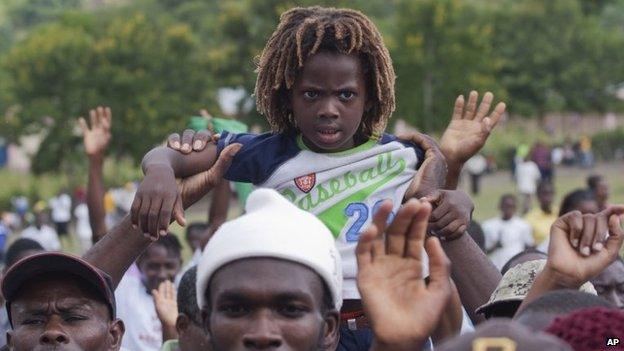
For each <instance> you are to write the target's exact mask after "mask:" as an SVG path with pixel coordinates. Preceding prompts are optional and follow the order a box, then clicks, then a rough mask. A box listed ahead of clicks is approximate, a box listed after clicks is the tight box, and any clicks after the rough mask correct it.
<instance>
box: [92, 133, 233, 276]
mask: <svg viewBox="0 0 624 351" xmlns="http://www.w3.org/2000/svg"><path fill="white" fill-rule="evenodd" d="M240 147H241V145H240V144H232V145H230V146H228V147H226V148H225V149H224V150H223V152H222V153H221V155H220V156H219V159H218V160H217V162H216V163H215V164H214V166H213V167H212V168H210V169H209V170H208V171H205V172H201V173H199V174H196V175H194V176H192V177H188V178H184V179H182V181H181V182H180V184H179V185H178V184H176V187H179V188H178V189H177V190H176V191H179V193H180V196H181V199H180V201H181V205H182V206H183V207H184V208H188V207H189V206H191V205H192V204H194V203H195V202H196V201H198V200H199V199H201V198H202V197H203V196H204V195H206V193H207V192H208V191H210V189H212V188H213V187H214V185H215V184H216V183H217V182H218V181H219V180H220V179H221V177H222V176H223V174H224V173H225V171H226V170H227V169H228V168H229V166H230V163H231V162H232V158H233V157H234V155H235V154H236V152H238V150H239V149H240ZM144 182H145V180H144ZM168 224H169V222H168V223H167V225H168ZM156 239H157V237H156V238H154V237H151V236H147V235H144V234H143V232H142V231H141V230H140V229H139V228H135V227H134V226H133V224H132V221H131V218H130V215H127V216H126V217H124V219H123V220H122V221H121V223H119V224H118V225H117V226H116V227H115V228H113V230H112V231H111V232H110V233H109V234H107V235H105V236H104V237H103V238H102V239H101V240H100V241H99V242H98V243H97V244H95V245H94V246H93V247H92V248H91V249H90V250H89V251H87V253H86V254H85V256H84V258H85V259H86V260H87V261H88V262H90V263H91V264H93V265H95V266H96V267H98V268H100V269H101V270H103V271H104V272H106V273H108V274H109V275H110V276H111V278H112V280H113V284H114V286H115V287H116V286H117V285H118V284H119V281H120V280H121V278H122V277H123V275H124V273H125V272H126V270H128V268H129V267H130V265H131V264H132V262H134V261H135V260H136V259H137V258H138V257H139V255H141V253H142V252H143V251H144V250H145V249H146V248H147V247H148V246H149V244H150V243H151V242H152V241H153V240H156Z"/></svg>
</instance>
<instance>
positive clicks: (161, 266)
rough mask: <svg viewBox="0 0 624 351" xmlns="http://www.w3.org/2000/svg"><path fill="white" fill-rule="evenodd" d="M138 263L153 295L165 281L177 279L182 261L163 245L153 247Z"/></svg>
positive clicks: (148, 249) (145, 282)
mask: <svg viewBox="0 0 624 351" xmlns="http://www.w3.org/2000/svg"><path fill="white" fill-rule="evenodd" d="M169 235H171V234H169ZM137 263H138V267H139V270H140V271H141V273H143V277H144V284H145V288H146V289H147V291H148V292H150V293H151V291H152V290H154V289H158V286H159V285H160V283H162V282H164V281H165V280H169V281H173V280H174V279H175V276H176V274H178V272H179V271H180V266H181V263H182V259H181V258H180V256H179V255H176V254H175V253H173V252H171V250H167V248H166V247H164V246H163V245H151V246H150V247H148V248H147V250H145V252H144V253H143V255H141V257H139V261H138V262H137Z"/></svg>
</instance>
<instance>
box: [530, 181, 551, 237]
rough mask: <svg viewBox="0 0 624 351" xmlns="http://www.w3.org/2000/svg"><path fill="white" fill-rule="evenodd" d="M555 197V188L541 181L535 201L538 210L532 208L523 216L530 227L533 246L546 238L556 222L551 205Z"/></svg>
mask: <svg viewBox="0 0 624 351" xmlns="http://www.w3.org/2000/svg"><path fill="white" fill-rule="evenodd" d="M554 197H555V187H554V186H553V184H552V183H550V182H547V181H546V182H545V181H541V182H540V183H539V184H538V186H537V201H538V203H539V208H534V209H533V210H531V211H529V213H527V214H526V216H524V219H525V220H526V221H527V222H528V223H529V225H530V226H531V230H532V232H533V240H534V242H535V245H539V244H541V243H542V242H544V240H546V239H547V238H548V235H549V234H550V226H551V225H552V224H553V223H555V221H556V220H557V212H558V211H559V210H558V209H556V208H553V206H552V203H553V200H554Z"/></svg>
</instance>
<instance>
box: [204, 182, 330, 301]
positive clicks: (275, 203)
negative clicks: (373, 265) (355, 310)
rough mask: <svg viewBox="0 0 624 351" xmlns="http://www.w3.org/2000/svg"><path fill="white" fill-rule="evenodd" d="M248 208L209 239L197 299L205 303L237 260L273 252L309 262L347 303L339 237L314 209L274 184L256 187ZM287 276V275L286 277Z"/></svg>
mask: <svg viewBox="0 0 624 351" xmlns="http://www.w3.org/2000/svg"><path fill="white" fill-rule="evenodd" d="M245 211H246V213H245V214H244V215H242V216H241V217H239V218H236V219H234V220H232V221H229V222H226V223H224V224H223V225H222V226H221V227H220V228H219V230H217V232H216V233H215V234H214V236H213V237H212V238H210V240H209V241H208V244H207V245H206V248H205V249H204V252H203V254H202V257H201V260H200V262H199V265H198V266H197V304H198V306H199V308H204V307H205V305H206V304H207V303H208V301H206V294H205V292H206V289H207V288H208V283H209V282H210V278H211V277H212V275H213V274H214V272H216V271H217V270H218V269H219V268H221V267H223V266H224V265H226V264H228V263H231V262H233V261H236V260H240V259H244V258H252V257H271V258H278V259H283V260H286V261H292V262H296V263H299V264H302V265H304V266H306V267H309V268H310V269H312V270H313V271H314V272H316V273H317V274H318V275H319V276H320V277H321V278H322V279H323V281H324V282H325V284H326V285H327V287H328V288H329V291H330V292H331V295H332V298H333V301H334V304H335V308H336V309H337V310H340V307H341V306H342V265H341V263H340V253H339V252H338V250H337V249H336V244H335V243H334V237H333V236H332V234H331V232H330V231H329V229H328V228H327V227H326V226H325V225H324V224H323V222H321V221H320V220H319V219H318V218H316V216H314V215H313V214H311V213H309V212H306V211H303V210H300V209H299V208H297V207H296V206H295V205H293V204H292V203H290V202H289V201H288V200H286V199H285V198H284V197H282V196H281V195H280V194H279V193H278V192H276V191H275V190H272V189H258V190H255V191H254V192H252V193H251V194H250V195H249V198H248V199H247V204H246V206H245ZM286 279H287V277H286Z"/></svg>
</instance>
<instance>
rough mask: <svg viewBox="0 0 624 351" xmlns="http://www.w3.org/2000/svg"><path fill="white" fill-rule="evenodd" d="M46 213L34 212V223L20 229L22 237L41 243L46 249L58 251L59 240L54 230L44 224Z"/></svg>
mask: <svg viewBox="0 0 624 351" xmlns="http://www.w3.org/2000/svg"><path fill="white" fill-rule="evenodd" d="M46 220H47V216H46V213H45V212H43V211H40V212H36V213H35V223H34V224H33V225H31V226H29V227H28V228H26V229H24V230H23V231H22V235H21V237H22V238H27V239H32V240H35V241H36V242H38V243H39V244H41V246H43V248H44V249H45V250H46V251H59V250H60V249H61V242H60V241H59V238H58V235H57V234H56V231H55V230H54V229H53V228H52V227H50V226H48V225H46V224H45V222H46Z"/></svg>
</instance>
